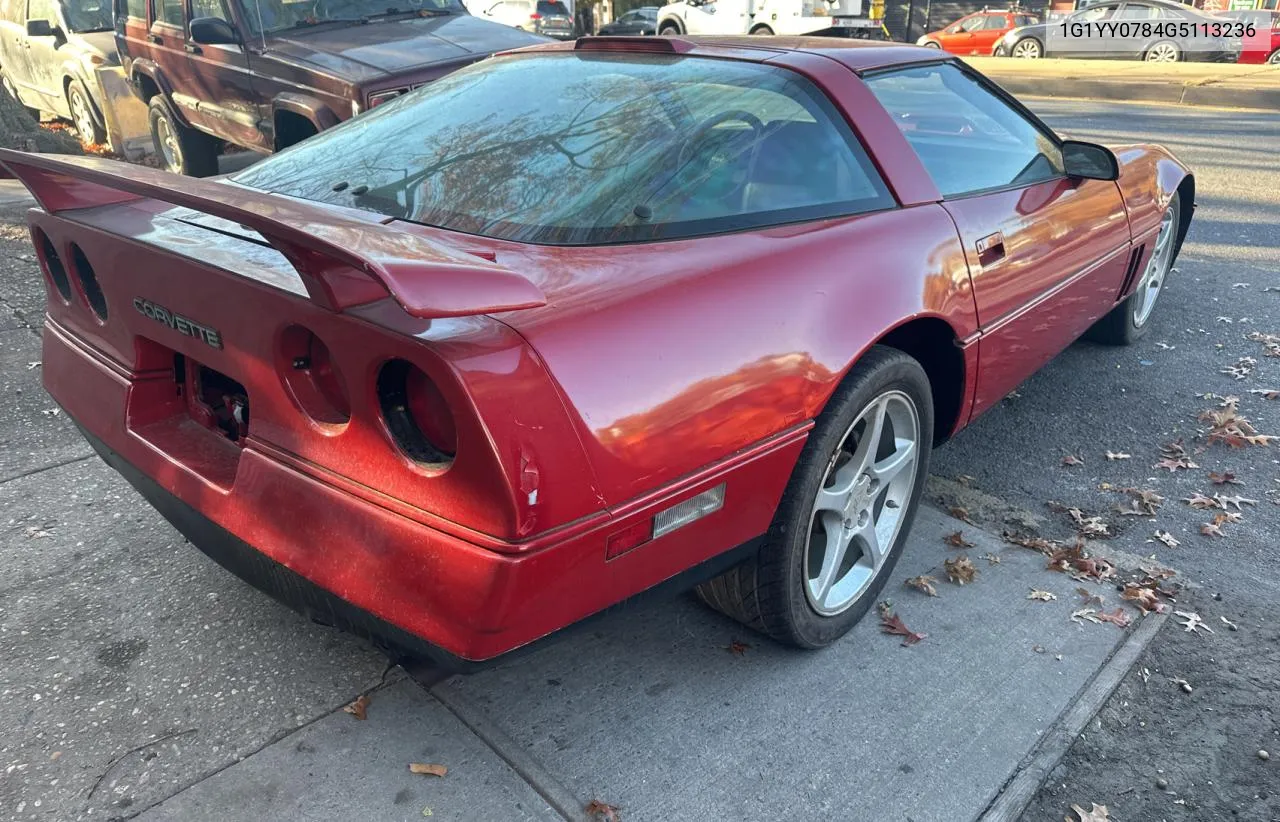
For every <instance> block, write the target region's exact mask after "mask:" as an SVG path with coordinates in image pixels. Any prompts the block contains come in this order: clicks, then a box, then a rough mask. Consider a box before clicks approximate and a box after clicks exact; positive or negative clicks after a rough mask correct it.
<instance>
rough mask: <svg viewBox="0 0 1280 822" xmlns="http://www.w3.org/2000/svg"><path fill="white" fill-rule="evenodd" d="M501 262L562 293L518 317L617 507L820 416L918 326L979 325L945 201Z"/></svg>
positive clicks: (506, 251)
mask: <svg viewBox="0 0 1280 822" xmlns="http://www.w3.org/2000/svg"><path fill="white" fill-rule="evenodd" d="M522 253H523V254H522ZM521 254H522V255H523V259H520V258H519V256H517V255H521ZM498 259H499V262H500V263H501V264H503V265H506V266H508V267H512V268H514V269H516V270H520V271H522V272H523V273H525V274H526V275H527V276H530V277H531V278H532V279H534V281H535V282H536V283H537V284H538V285H539V287H541V288H543V290H544V291H545V292H546V293H547V295H548V305H547V306H546V307H544V308H539V309H531V310H526V311H521V312H512V313H508V314H505V315H502V318H503V319H504V320H505V321H506V322H508V323H510V324H512V325H513V326H514V327H516V328H517V329H518V330H519V331H520V332H521V333H522V334H524V335H525V337H526V338H527V339H528V340H529V341H530V342H531V343H532V345H533V346H534V348H535V349H536V350H537V351H538V353H539V354H540V356H541V357H542V358H543V360H544V361H545V363H546V365H547V367H548V370H549V371H550V373H551V374H552V376H553V378H554V379H555V380H556V381H557V382H558V384H559V386H560V388H561V390H562V391H563V393H564V399H565V403H566V406H567V407H568V410H569V414H570V417H571V418H572V419H573V420H574V424H575V425H576V426H577V428H578V431H579V435H580V437H581V439H582V442H583V445H584V447H585V449H586V452H587V455H588V458H589V459H590V461H591V463H592V465H593V466H594V468H595V471H596V476H597V478H598V480H599V483H600V488H601V491H602V493H603V495H604V497H605V500H606V501H607V503H608V504H609V505H616V504H618V503H620V502H623V501H625V500H627V499H630V498H632V497H634V496H636V495H638V494H641V493H643V492H645V491H647V490H649V489H651V488H653V487H656V486H658V485H661V484H663V483H666V482H669V481H671V480H673V479H675V478H678V477H680V476H682V475H685V474H688V473H690V472H692V471H694V470H696V469H697V468H699V467H701V466H704V465H707V464H709V463H711V462H714V461H715V460H718V459H721V458H723V457H724V456H726V455H728V454H731V453H734V452H736V451H738V450H741V449H743V448H745V447H747V446H749V445H751V444H752V443H755V442H758V441H760V440H762V439H764V438H766V437H768V436H770V435H773V434H775V433H777V432H779V431H782V430H783V429H785V428H787V427H789V426H791V425H794V424H796V423H798V422H802V421H804V420H807V419H810V418H812V417H814V416H816V415H817V414H818V413H819V412H820V411H821V410H822V408H823V406H824V404H825V403H826V400H827V398H828V397H829V396H830V395H831V392H832V391H833V390H834V389H835V386H836V385H837V384H838V383H839V381H840V380H841V378H842V377H843V376H844V374H845V372H846V371H847V370H848V369H849V367H850V366H851V364H852V363H853V361H854V360H855V359H856V358H857V356H858V355H859V354H860V353H861V352H862V351H864V350H865V349H866V348H867V347H868V346H870V345H871V344H872V343H873V342H874V341H875V340H877V339H879V338H880V337H881V336H883V334H884V333H886V332H887V331H889V330H891V329H892V328H894V327H896V326H897V325H899V324H901V323H902V322H904V321H906V320H908V319H909V318H912V317H918V316H932V317H939V318H941V319H943V320H945V321H947V322H948V323H949V324H950V325H951V326H952V328H953V329H954V330H955V332H956V335H957V336H958V337H963V336H966V335H968V334H971V333H973V332H974V331H975V330H976V328H977V325H976V317H975V311H974V303H973V295H972V293H971V290H970V284H969V272H968V268H967V266H966V263H965V259H964V254H963V251H962V249H961V247H960V244H959V240H958V237H957V235H956V229H955V226H954V224H953V223H952V222H951V219H950V218H949V217H948V216H947V214H946V213H945V211H943V209H942V208H941V207H940V206H937V205H926V206H919V207H916V208H911V209H901V210H894V211H886V212H880V213H876V214H868V215H863V216H860V217H853V218H846V219H844V220H838V221H829V222H824V223H818V224H808V225H803V226H793V227H786V228H777V229H773V230H770V231H763V232H753V233H749V234H738V235H727V236H720V237H709V238H702V239H697V240H687V241H679V242H670V243H655V244H649V245H631V246H617V247H609V248H595V249H571V248H525V249H521V248H520V247H516V246H507V247H505V248H503V250H502V251H500V252H499V253H498Z"/></svg>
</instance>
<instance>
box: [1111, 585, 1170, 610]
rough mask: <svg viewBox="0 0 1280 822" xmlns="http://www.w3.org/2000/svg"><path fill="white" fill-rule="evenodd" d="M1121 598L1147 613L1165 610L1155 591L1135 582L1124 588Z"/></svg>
mask: <svg viewBox="0 0 1280 822" xmlns="http://www.w3.org/2000/svg"><path fill="white" fill-rule="evenodd" d="M1120 598H1121V599H1127V600H1128V601H1130V602H1132V603H1134V604H1135V605H1137V606H1138V608H1140V609H1141V610H1142V611H1143V612H1145V613H1151V612H1152V611H1155V612H1159V611H1163V610H1164V608H1165V606H1164V605H1163V604H1161V602H1160V600H1159V599H1158V597H1157V596H1156V592H1155V590H1153V589H1151V588H1147V587H1145V586H1142V585H1138V584H1136V583H1133V582H1130V583H1129V584H1128V585H1125V586H1124V591H1123V593H1121V594H1120Z"/></svg>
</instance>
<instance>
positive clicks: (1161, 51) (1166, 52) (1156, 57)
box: [1147, 42, 1182, 63]
mask: <svg viewBox="0 0 1280 822" xmlns="http://www.w3.org/2000/svg"><path fill="white" fill-rule="evenodd" d="M1181 56H1182V52H1180V51H1179V50H1178V47H1177V46H1176V45H1174V44H1173V43H1169V42H1164V43H1156V44H1155V45H1154V46H1152V47H1151V48H1150V49H1148V50H1147V62H1148V63H1176V62H1178V58H1179V57H1181Z"/></svg>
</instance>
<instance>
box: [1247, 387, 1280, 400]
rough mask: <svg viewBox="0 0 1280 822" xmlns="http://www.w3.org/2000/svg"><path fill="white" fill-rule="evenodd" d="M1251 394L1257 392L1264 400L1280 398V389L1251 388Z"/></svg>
mask: <svg viewBox="0 0 1280 822" xmlns="http://www.w3.org/2000/svg"><path fill="white" fill-rule="evenodd" d="M1249 393H1250V394H1257V395H1258V396H1260V397H1262V398H1263V399H1264V400H1280V389H1275V388H1250V389H1249Z"/></svg>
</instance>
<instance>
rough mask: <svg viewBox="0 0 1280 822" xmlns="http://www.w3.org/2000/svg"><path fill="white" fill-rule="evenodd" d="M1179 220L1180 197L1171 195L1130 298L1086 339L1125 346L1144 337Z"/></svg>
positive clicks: (1169, 262)
mask: <svg viewBox="0 0 1280 822" xmlns="http://www.w3.org/2000/svg"><path fill="white" fill-rule="evenodd" d="M1181 218H1182V203H1181V197H1180V196H1179V195H1178V194H1176V193H1175V194H1174V195H1173V199H1171V200H1170V201H1169V207H1168V208H1167V209H1166V210H1165V212H1164V216H1163V217H1161V218H1160V231H1159V233H1158V234H1156V239H1155V247H1154V248H1153V249H1152V250H1151V257H1150V259H1149V260H1148V261H1147V266H1146V268H1144V269H1143V270H1142V276H1140V277H1139V278H1138V284H1137V285H1136V286H1135V287H1134V290H1133V294H1131V295H1129V297H1128V299H1126V300H1125V301H1124V302H1122V303H1120V304H1119V305H1117V306H1116V307H1115V308H1113V309H1111V312H1110V313H1109V314H1107V315H1106V316H1105V317H1103V318H1102V319H1101V320H1098V322H1097V324H1095V325H1094V326H1093V328H1091V329H1089V334H1088V337H1089V339H1091V340H1094V341H1096V342H1100V343H1103V344H1105V345H1129V344H1131V343H1134V342H1137V340H1138V339H1139V338H1140V337H1141V336H1142V335H1143V334H1145V333H1147V328H1148V326H1149V325H1150V322H1151V314H1152V312H1153V311H1155V307H1156V300H1157V299H1158V298H1159V297H1160V293H1161V292H1162V291H1164V284H1165V281H1166V280H1167V279H1168V277H1169V271H1170V269H1172V268H1173V260H1174V254H1175V252H1176V249H1177V245H1178V231H1179V230H1180V229H1181Z"/></svg>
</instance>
